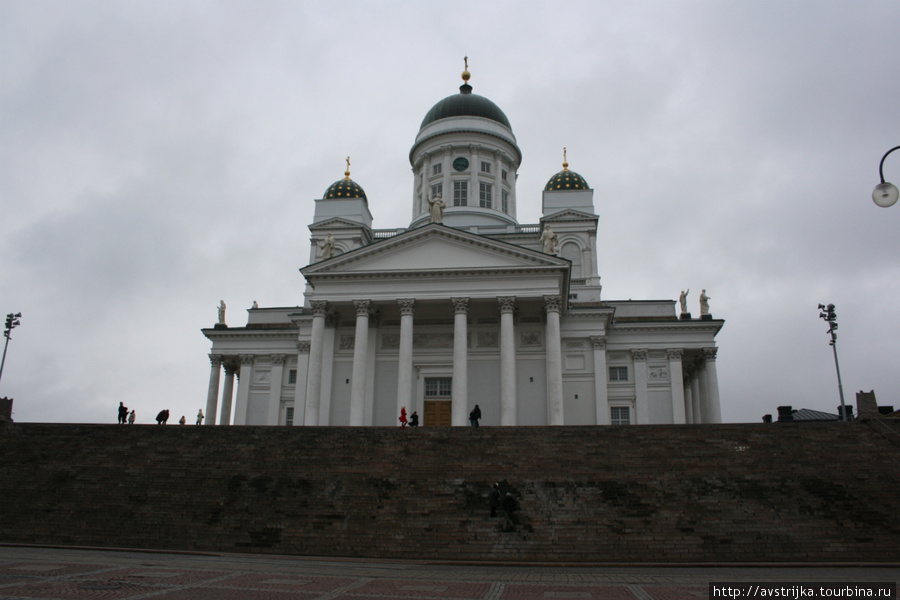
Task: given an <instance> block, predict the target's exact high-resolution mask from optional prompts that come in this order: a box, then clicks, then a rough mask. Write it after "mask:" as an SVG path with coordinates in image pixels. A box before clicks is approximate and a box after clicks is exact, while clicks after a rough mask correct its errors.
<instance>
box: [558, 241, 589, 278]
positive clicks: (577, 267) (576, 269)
mask: <svg viewBox="0 0 900 600" xmlns="http://www.w3.org/2000/svg"><path fill="white" fill-rule="evenodd" d="M559 255H560V256H562V257H563V258H566V259H568V260H570V261H572V279H581V278H583V277H584V273H583V272H582V270H581V246H579V245H578V244H576V243H575V242H565V243H564V244H563V245H562V247H561V248H560V251H559Z"/></svg>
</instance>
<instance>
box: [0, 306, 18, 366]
mask: <svg viewBox="0 0 900 600" xmlns="http://www.w3.org/2000/svg"><path fill="white" fill-rule="evenodd" d="M20 318H22V313H15V314H13V313H9V314H8V315H6V329H4V330H3V336H4V337H5V338H6V344H5V345H4V346H3V360H2V361H0V379H2V378H3V365H5V364H6V349H7V348H9V334H10V333H11V332H12V330H13V329H15V328H16V326H18V325H19V319H20Z"/></svg>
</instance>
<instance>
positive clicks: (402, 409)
mask: <svg viewBox="0 0 900 600" xmlns="http://www.w3.org/2000/svg"><path fill="white" fill-rule="evenodd" d="M405 428H406V407H405V406H401V407H400V429H405Z"/></svg>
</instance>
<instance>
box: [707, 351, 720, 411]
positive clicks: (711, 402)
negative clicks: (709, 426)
mask: <svg viewBox="0 0 900 600" xmlns="http://www.w3.org/2000/svg"><path fill="white" fill-rule="evenodd" d="M718 350H719V349H718V348H704V349H703V358H704V361H705V364H706V403H707V412H708V413H709V420H708V421H706V422H707V423H721V422H722V408H721V406H720V405H719V376H718V374H717V373H716V352H718Z"/></svg>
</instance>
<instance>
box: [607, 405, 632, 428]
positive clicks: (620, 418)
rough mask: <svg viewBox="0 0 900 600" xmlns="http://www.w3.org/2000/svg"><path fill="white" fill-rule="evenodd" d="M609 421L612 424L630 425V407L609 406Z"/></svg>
mask: <svg viewBox="0 0 900 600" xmlns="http://www.w3.org/2000/svg"><path fill="white" fill-rule="evenodd" d="M609 422H610V423H611V424H612V425H630V424H631V408H630V407H628V406H610V407H609Z"/></svg>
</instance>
